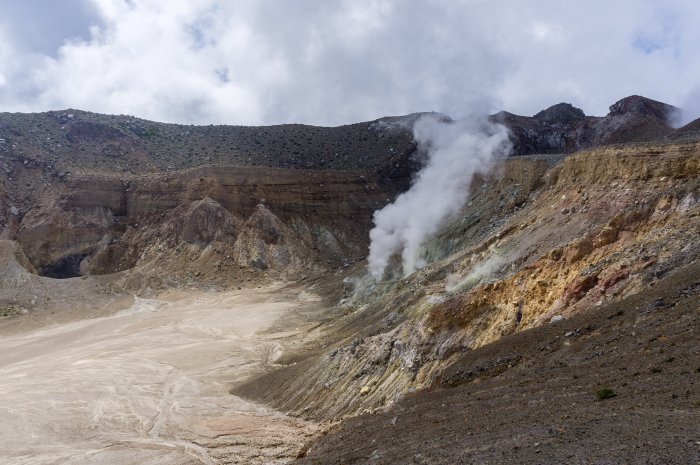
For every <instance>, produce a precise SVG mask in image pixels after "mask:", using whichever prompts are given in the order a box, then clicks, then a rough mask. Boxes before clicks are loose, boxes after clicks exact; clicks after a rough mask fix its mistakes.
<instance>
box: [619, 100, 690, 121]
mask: <svg viewBox="0 0 700 465" xmlns="http://www.w3.org/2000/svg"><path fill="white" fill-rule="evenodd" d="M678 111H680V109H679V108H678V107H675V106H673V105H669V104H667V103H663V102H659V101H657V100H652V99H650V98H647V97H642V96H641V95H630V96H629V97H625V98H623V99H622V100H618V101H617V102H615V103H613V104H612V105H611V106H610V115H611V116H612V115H624V114H627V113H631V114H638V115H649V116H654V117H656V118H659V119H663V120H666V119H668V118H669V117H671V116H673V115H674V114H675V113H676V112H678Z"/></svg>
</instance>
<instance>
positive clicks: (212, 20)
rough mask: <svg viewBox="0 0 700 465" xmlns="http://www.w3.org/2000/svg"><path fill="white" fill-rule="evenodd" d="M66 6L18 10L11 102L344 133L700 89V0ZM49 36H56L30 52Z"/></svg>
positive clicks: (4, 91)
mask: <svg viewBox="0 0 700 465" xmlns="http://www.w3.org/2000/svg"><path fill="white" fill-rule="evenodd" d="M67 1H68V3H62V5H64V8H63V9H60V8H58V7H56V8H53V9H48V10H47V9H46V8H45V2H40V1H39V0H25V1H23V2H21V5H22V7H21V8H20V7H18V6H9V7H7V8H5V10H7V11H4V12H3V13H4V15H3V17H4V20H2V21H0V39H2V34H5V36H6V37H5V40H1V41H0V75H2V76H4V79H5V85H4V86H2V87H1V88H0V105H2V106H3V108H5V109H8V110H21V111H29V110H31V111H42V110H47V109H58V108H66V107H75V108H83V109H88V110H93V111H99V112H106V113H130V114H136V115H137V116H141V117H146V118H150V119H155V120H162V121H179V122H194V123H238V124H259V123H276V122H306V123H317V124H342V123H346V122H352V121H359V120H367V119H373V118H376V117H379V116H382V115H388V114H403V113H409V112H414V111H426V110H437V111H443V112H446V113H449V114H452V115H454V116H456V117H459V116H462V115H465V114H473V113H474V109H475V107H476V108H478V109H482V110H484V111H496V110H500V109H508V110H510V111H513V112H516V113H523V114H533V113H535V112H537V111H538V110H540V109H542V108H544V107H546V106H549V105H551V104H554V103H557V102H560V101H569V102H571V103H573V104H575V105H578V106H581V107H582V108H583V109H584V111H586V112H587V113H589V114H604V113H606V112H607V107H608V106H609V105H610V104H611V103H613V102H614V101H615V100H617V99H618V98H621V97H624V96H626V95H630V94H642V95H647V96H649V97H651V98H656V99H659V100H664V101H667V102H669V103H674V104H680V103H683V102H684V100H686V98H687V97H688V96H691V95H693V94H692V90H693V89H694V88H695V87H696V83H697V82H700V62H699V61H698V60H697V59H696V57H697V56H700V29H699V28H697V24H699V23H700V5H698V4H697V2H695V1H693V0H685V1H675V2H664V3H660V2H656V1H653V0H641V1H639V0H621V1H619V2H603V1H601V0H593V1H586V2H583V1H576V2H560V1H554V0H543V1H540V2H537V3H527V4H526V3H525V2H519V1H516V0H507V1H504V2H498V3H495V2H486V1H481V0H460V1H447V0H428V1H419V0H403V1H402V0H334V1H330V0H329V1H326V2H318V1H313V0H296V1H294V2H290V1H284V0H257V1H254V0H237V1H236V2H228V1H225V0H199V1H197V2H192V1H188V0H169V1H168V2H163V1H159V0H67ZM18 4H20V3H18ZM32 5H33V8H34V10H32ZM65 5H67V6H65ZM65 8H72V9H73V10H74V11H75V12H76V14H75V15H70V14H68V13H66V11H64V10H65ZM73 10H71V11H73ZM59 13H60V14H61V15H63V16H62V17H66V18H71V20H70V21H51V20H50V19H51V18H50V17H49V16H50V15H58V14H59ZM77 13H80V14H77ZM34 23H36V24H34ZM59 23H60V24H59ZM3 25H4V26H3ZM39 26H41V28H43V29H47V28H48V29H51V28H56V29H55V30H48V29H47V34H46V35H45V37H46V38H45V39H43V40H42V41H41V42H40V43H39V42H33V41H32V40H30V39H31V37H35V36H36V34H34V33H31V34H30V31H33V30H36V29H37V27H39ZM3 31H4V32H3ZM25 31H26V32H25ZM42 37H43V35H42ZM61 37H62V38H63V39H60V38H61ZM49 39H50V40H49ZM51 50H53V51H51Z"/></svg>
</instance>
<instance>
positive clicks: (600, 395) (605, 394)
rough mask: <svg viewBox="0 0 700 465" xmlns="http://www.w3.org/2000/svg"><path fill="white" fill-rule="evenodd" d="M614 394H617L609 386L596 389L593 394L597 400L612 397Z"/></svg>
mask: <svg viewBox="0 0 700 465" xmlns="http://www.w3.org/2000/svg"><path fill="white" fill-rule="evenodd" d="M616 395H617V394H615V391H613V390H612V389H610V388H603V389H598V390H597V391H596V392H595V396H596V398H597V399H598V400H605V399H612V398H613V397H615V396H616Z"/></svg>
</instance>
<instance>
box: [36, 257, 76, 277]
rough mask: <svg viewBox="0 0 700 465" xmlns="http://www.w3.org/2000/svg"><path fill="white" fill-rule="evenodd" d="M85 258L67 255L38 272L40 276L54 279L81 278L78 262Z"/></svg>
mask: <svg viewBox="0 0 700 465" xmlns="http://www.w3.org/2000/svg"><path fill="white" fill-rule="evenodd" d="M84 257H85V256H84V255H81V254H72V255H67V256H65V257H63V258H61V259H60V260H58V261H56V262H54V263H51V264H49V265H46V266H44V267H43V268H41V269H40V270H39V274H40V275H41V276H46V277H48V278H56V279H67V278H77V277H78V276H81V273H80V262H81V261H83V258H84Z"/></svg>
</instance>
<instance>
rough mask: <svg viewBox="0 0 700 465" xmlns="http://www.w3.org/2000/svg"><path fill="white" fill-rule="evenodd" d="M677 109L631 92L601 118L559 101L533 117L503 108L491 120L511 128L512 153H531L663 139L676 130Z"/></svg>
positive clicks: (569, 150)
mask: <svg viewBox="0 0 700 465" xmlns="http://www.w3.org/2000/svg"><path fill="white" fill-rule="evenodd" d="M678 111H679V109H678V108H676V107H674V106H672V105H668V104H665V103H662V102H657V101H656V100H652V99H648V98H645V97H640V96H638V95H632V96H630V97H626V98H623V99H622V100H619V101H618V102H616V103H614V104H613V105H612V106H611V107H610V113H608V115H606V116H605V117H602V118H601V117H595V116H586V115H585V114H584V112H583V111H582V110H581V109H580V108H576V107H574V106H573V105H571V104H569V103H559V104H557V105H553V106H551V107H549V108H547V109H546V110H542V111H540V112H539V113H537V114H536V115H535V116H532V117H529V116H520V115H514V114H512V113H508V112H504V111H502V112H500V113H496V114H495V115H492V116H491V120H492V121H494V122H497V123H501V124H503V125H505V126H506V127H507V128H508V129H509V130H510V134H511V140H512V142H513V146H514V151H513V155H529V154H534V153H570V152H575V151H577V150H580V149H585V148H590V147H595V146H598V145H609V144H623V143H628V142H649V141H655V140H661V139H663V138H664V137H666V136H668V135H669V134H670V133H671V132H672V131H673V128H672V127H671V121H672V120H673V118H675V116H676V115H677V114H678Z"/></svg>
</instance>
